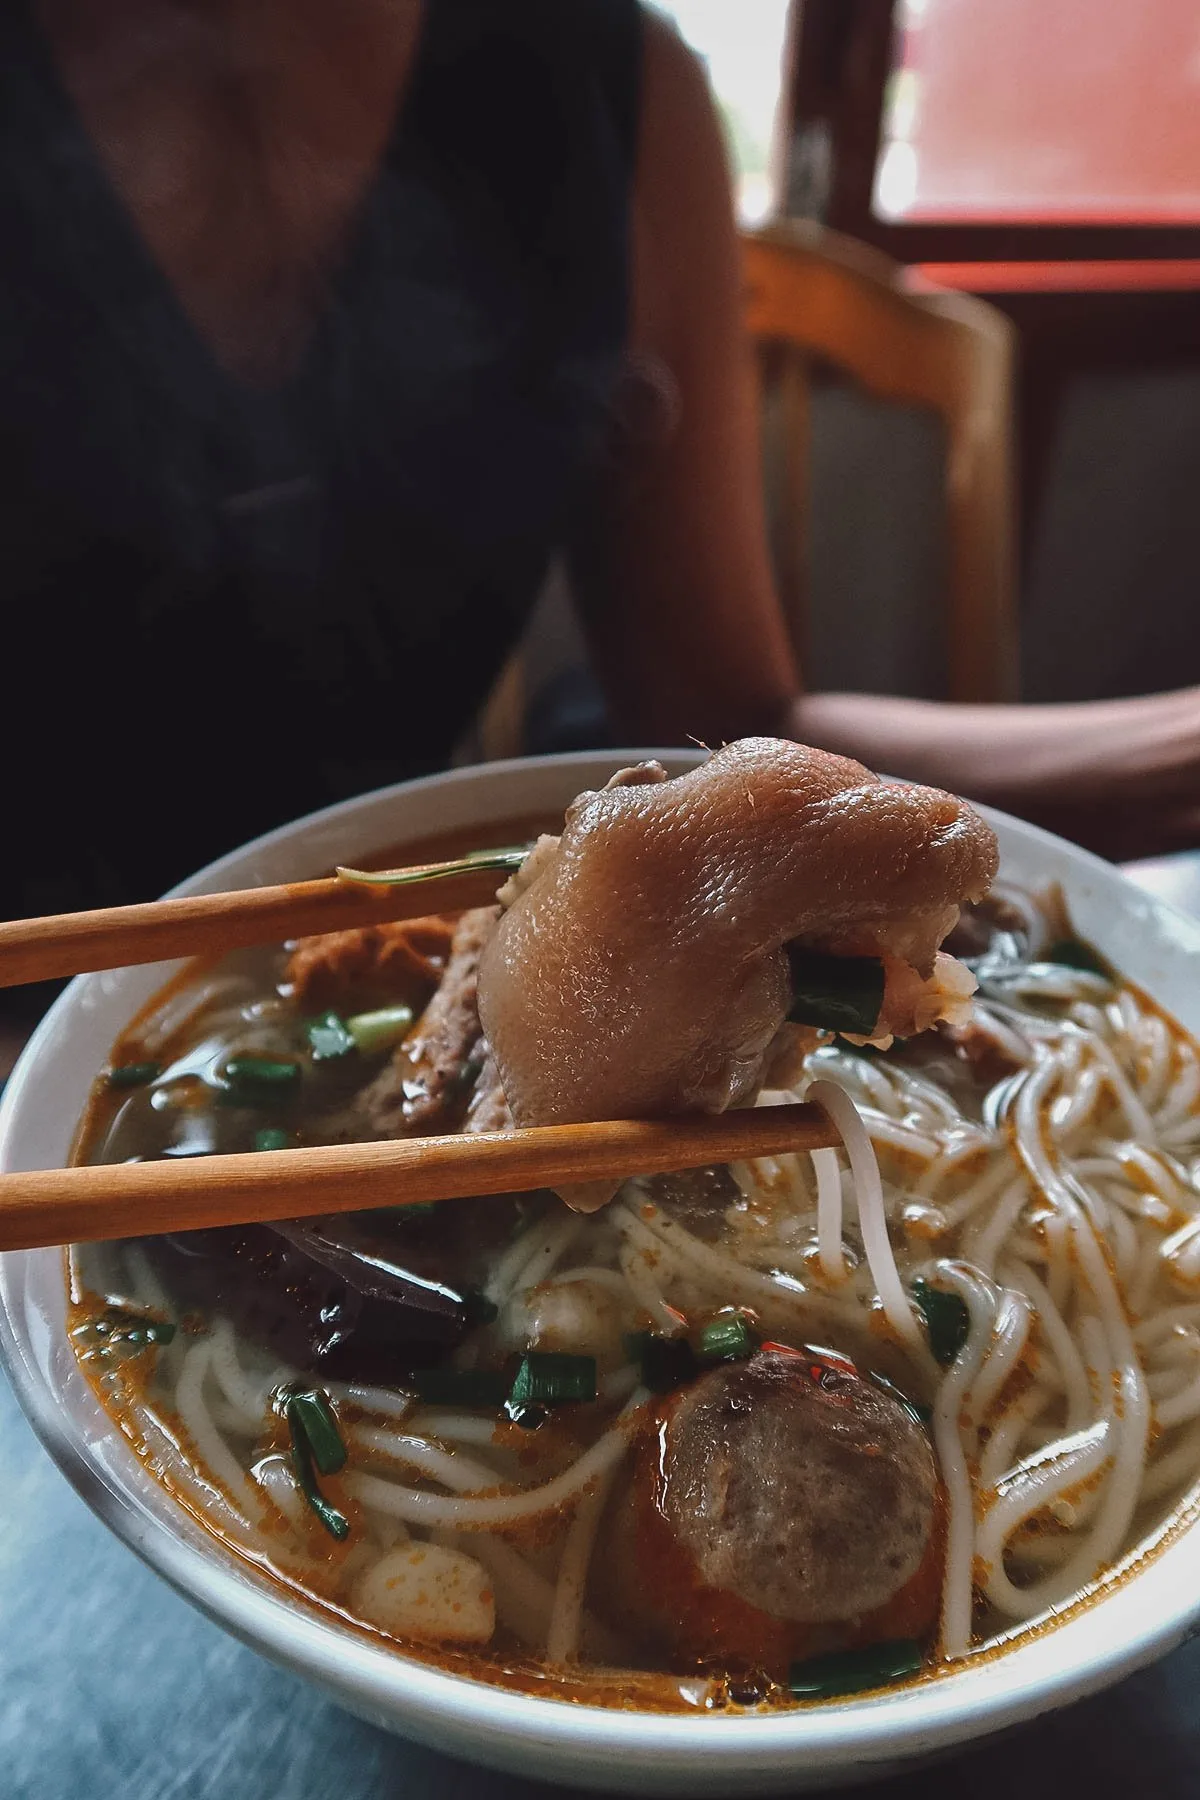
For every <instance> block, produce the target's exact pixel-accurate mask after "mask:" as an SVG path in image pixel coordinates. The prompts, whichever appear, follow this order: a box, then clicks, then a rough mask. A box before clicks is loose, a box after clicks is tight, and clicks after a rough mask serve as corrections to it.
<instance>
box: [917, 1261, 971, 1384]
mask: <svg viewBox="0 0 1200 1800" xmlns="http://www.w3.org/2000/svg"><path fill="white" fill-rule="evenodd" d="M912 1297H913V1299H914V1300H915V1301H916V1303H917V1305H918V1307H919V1308H920V1310H921V1312H922V1313H923V1315H924V1318H925V1326H926V1329H927V1330H928V1332H929V1348H930V1349H931V1350H932V1351H933V1354H934V1356H935V1357H936V1358H937V1360H938V1362H940V1363H941V1364H942V1366H943V1367H944V1368H947V1367H949V1365H950V1364H951V1363H952V1362H953V1361H954V1360H955V1358H956V1357H957V1355H958V1353H959V1351H960V1350H961V1349H962V1347H963V1345H964V1344H965V1343H966V1341H967V1333H968V1332H969V1331H970V1329H971V1315H970V1313H968V1311H967V1307H966V1302H965V1301H964V1300H962V1299H960V1297H959V1296H958V1295H957V1294H952V1293H950V1292H949V1291H948V1290H947V1289H946V1288H939V1287H933V1286H932V1285H931V1284H930V1283H929V1282H928V1281H923V1280H922V1279H921V1278H920V1276H918V1277H917V1279H916V1281H914V1282H913V1284H912Z"/></svg>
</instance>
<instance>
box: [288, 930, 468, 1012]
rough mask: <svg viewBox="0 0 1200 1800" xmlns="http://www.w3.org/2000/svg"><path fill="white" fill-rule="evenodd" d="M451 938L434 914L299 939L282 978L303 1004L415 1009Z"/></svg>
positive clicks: (429, 989)
mask: <svg viewBox="0 0 1200 1800" xmlns="http://www.w3.org/2000/svg"><path fill="white" fill-rule="evenodd" d="M453 934H454V922H453V920H452V919H446V918H442V917H440V916H439V915H437V914H434V915H431V916H430V917H429V918H426V919H403V920H397V921H395V922H394V923H384V924H381V925H364V926H362V927H361V928H360V929H359V930H357V931H329V932H325V933H324V934H323V935H322V936H320V937H306V938H301V939H300V940H299V942H298V943H297V945H296V947H295V949H294V950H293V951H292V954H291V955H290V956H289V958H288V960H287V966H286V967H285V969H284V980H285V981H287V982H289V983H290V985H291V987H292V989H293V990H294V992H295V996H296V999H297V1000H298V1001H299V1003H300V1004H301V1005H302V1006H314V1007H319V1006H343V1005H345V1004H347V1002H350V1003H352V1004H353V1003H356V1002H357V1001H358V1000H360V999H361V1000H364V1001H368V1000H370V999H374V1000H375V1001H376V1003H377V1004H380V1005H382V1004H383V1002H384V1000H385V999H386V1000H395V1001H400V1002H403V1003H404V1004H405V1005H407V1006H416V1007H418V1008H419V1007H421V1006H424V1004H425V1002H426V1001H427V1000H428V998H429V996H430V994H431V993H432V991H433V989H434V988H435V987H436V986H437V984H438V982H439V981H440V979H441V975H442V970H443V969H444V968H445V966H446V960H447V957H448V956H449V954H450V944H451V939H452V937H453Z"/></svg>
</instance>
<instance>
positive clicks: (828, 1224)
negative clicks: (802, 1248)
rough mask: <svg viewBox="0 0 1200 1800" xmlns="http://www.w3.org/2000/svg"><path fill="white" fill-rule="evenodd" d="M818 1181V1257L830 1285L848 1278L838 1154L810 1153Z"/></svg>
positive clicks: (819, 1151)
mask: <svg viewBox="0 0 1200 1800" xmlns="http://www.w3.org/2000/svg"><path fill="white" fill-rule="evenodd" d="M811 1155H812V1166H813V1172H814V1174H815V1175H816V1178H817V1253H818V1256H819V1258H820V1263H821V1270H822V1273H823V1274H824V1276H825V1278H826V1280H827V1281H832V1282H834V1283H835V1284H837V1283H840V1282H843V1281H845V1279H846V1276H847V1273H848V1271H847V1268H846V1252H845V1246H844V1245H843V1243H842V1171H841V1169H840V1167H839V1165H838V1159H837V1152H836V1150H814V1151H812V1152H811Z"/></svg>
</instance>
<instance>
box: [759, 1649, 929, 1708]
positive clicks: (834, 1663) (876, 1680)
mask: <svg viewBox="0 0 1200 1800" xmlns="http://www.w3.org/2000/svg"><path fill="white" fill-rule="evenodd" d="M924 1660H925V1659H924V1657H923V1656H922V1654H921V1646H920V1644H918V1643H917V1642H916V1640H915V1639H913V1638H895V1639H893V1640H892V1641H891V1642H889V1643H885V1644H868V1645H866V1646H865V1648H863V1649H861V1650H839V1651H837V1652H835V1653H834V1654H832V1655H830V1656H813V1657H810V1658H809V1659H808V1661H807V1662H799V1663H793V1664H792V1667H791V1670H790V1672H789V1674H788V1687H789V1688H790V1689H791V1691H792V1693H793V1695H794V1696H795V1698H796V1699H797V1700H831V1699H833V1698H834V1696H835V1695H838V1694H861V1693H862V1692H863V1690H864V1689H866V1688H878V1687H887V1686H888V1684H889V1683H890V1682H893V1681H903V1680H904V1678H905V1676H906V1675H916V1674H917V1673H918V1672H919V1670H920V1668H921V1665H922V1663H923V1662H924Z"/></svg>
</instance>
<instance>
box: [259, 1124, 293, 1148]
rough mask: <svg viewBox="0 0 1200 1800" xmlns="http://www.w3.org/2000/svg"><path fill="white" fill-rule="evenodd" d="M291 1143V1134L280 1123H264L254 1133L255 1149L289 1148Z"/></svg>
mask: <svg viewBox="0 0 1200 1800" xmlns="http://www.w3.org/2000/svg"><path fill="white" fill-rule="evenodd" d="M291 1144H292V1134H291V1132H290V1131H285V1130H284V1129H283V1127H282V1125H264V1126H263V1129H262V1130H261V1131H256V1132H255V1134H254V1148H255V1149H256V1150H289V1149H290V1148H291Z"/></svg>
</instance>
